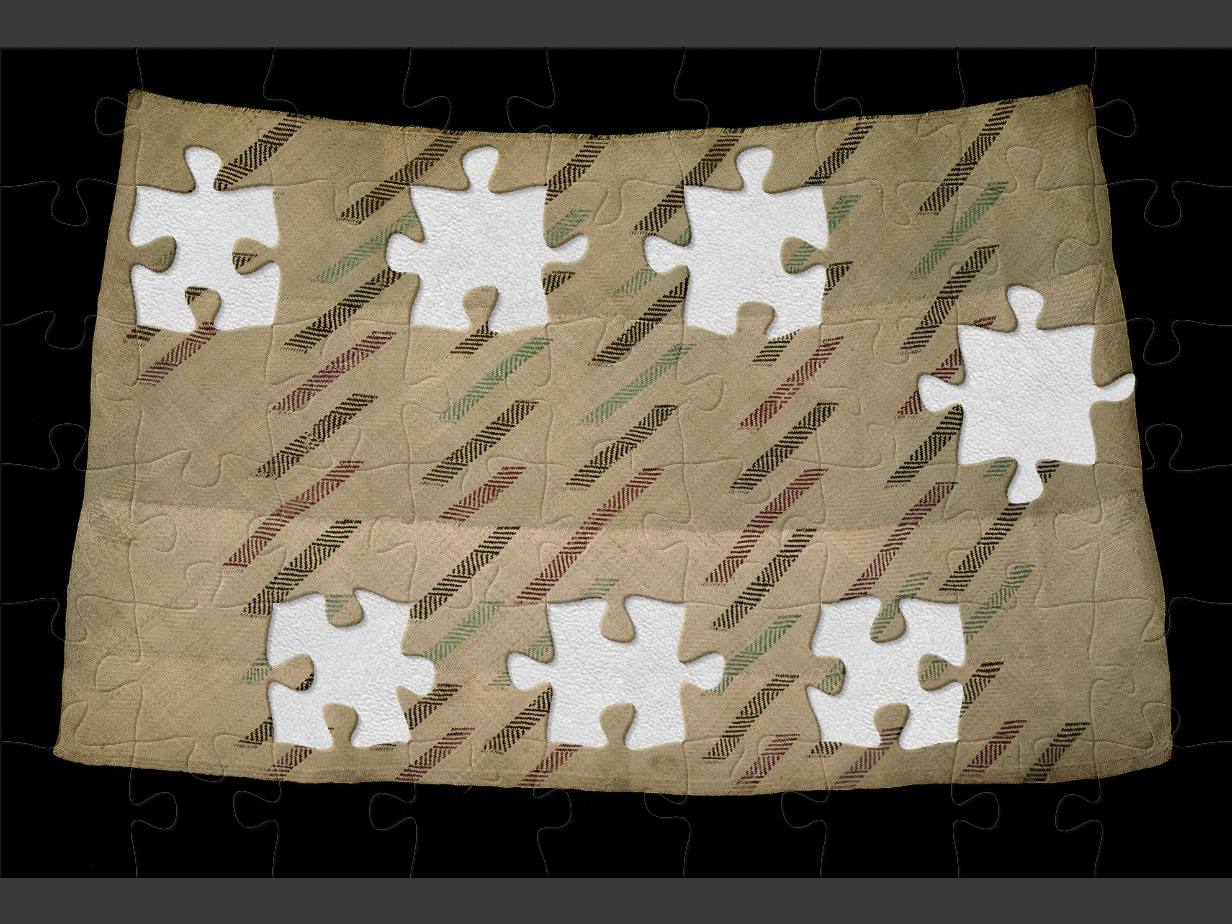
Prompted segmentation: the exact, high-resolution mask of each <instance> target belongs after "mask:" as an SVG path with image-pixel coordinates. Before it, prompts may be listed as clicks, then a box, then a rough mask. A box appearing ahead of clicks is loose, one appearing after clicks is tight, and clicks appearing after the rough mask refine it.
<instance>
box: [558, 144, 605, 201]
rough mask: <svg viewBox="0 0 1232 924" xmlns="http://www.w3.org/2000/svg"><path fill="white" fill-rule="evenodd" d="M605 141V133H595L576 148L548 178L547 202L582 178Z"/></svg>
mask: <svg viewBox="0 0 1232 924" xmlns="http://www.w3.org/2000/svg"><path fill="white" fill-rule="evenodd" d="M607 141H608V139H607V136H606V135H596V136H595V137H593V138H590V139H588V140H587V141H586V143H585V144H583V145H582V147H581V148H579V149H578V152H577V153H576V154H574V155H573V156H572V157H571V158H569V160H568V162H567V163H566V164H565V165H564V166H563V167H561V168H560V169H559V170H557V171H556V173H554V174H553V175H552V177H551V178H550V179H549V180H548V194H547V202H551V201H552V200H553V199H555V198H556V197H557V196H559V195H560V194H561V193H563V192H564V191H565V190H566V189H568V188H569V187H570V186H572V185H573V184H574V183H576V182H577V181H578V180H580V179H581V178H582V175H583V174H584V173H585V172H586V171H587V170H589V169H590V168H591V166H592V165H593V164H594V162H595V158H597V157H598V156H599V154H600V153H601V152H602V151H603V148H604V146H605V145H606V144H607Z"/></svg>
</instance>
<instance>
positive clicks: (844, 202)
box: [826, 193, 861, 234]
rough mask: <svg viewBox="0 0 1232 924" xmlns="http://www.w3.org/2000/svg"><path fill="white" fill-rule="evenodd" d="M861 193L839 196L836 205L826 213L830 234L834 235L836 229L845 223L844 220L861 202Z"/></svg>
mask: <svg viewBox="0 0 1232 924" xmlns="http://www.w3.org/2000/svg"><path fill="white" fill-rule="evenodd" d="M860 196H861V193H852V194H851V195H847V196H839V197H838V199H836V200H835V201H834V205H832V206H830V209H829V211H827V212H826V224H827V225H829V229H830V233H831V234H833V233H834V229H835V228H837V227H838V226H839V225H841V224H842V223H843V219H844V218H846V217H847V216H848V215H850V214H851V210H852V209H854V208H855V207H856V203H858V202H859V201H860Z"/></svg>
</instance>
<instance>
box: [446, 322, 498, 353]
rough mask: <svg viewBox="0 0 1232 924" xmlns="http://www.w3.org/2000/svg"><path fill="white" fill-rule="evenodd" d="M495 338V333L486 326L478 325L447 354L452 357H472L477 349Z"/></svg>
mask: <svg viewBox="0 0 1232 924" xmlns="http://www.w3.org/2000/svg"><path fill="white" fill-rule="evenodd" d="M495 336H496V332H495V331H494V330H492V328H490V327H488V325H487V324H480V325H479V326H478V327H476V328H475V329H474V330H473V331H471V332H470V333H469V334H467V335H466V336H465V337H463V338H462V339H461V340H459V341H458V345H457V346H456V347H454V348H453V349H452V350H450V351H449V352H450V353H451V354H453V355H454V356H474V355H475V354H476V353H477V352H479V348H480V347H481V346H483V345H484V344H485V343H487V342H488V341H489V340H491V339H493V338H494V337H495Z"/></svg>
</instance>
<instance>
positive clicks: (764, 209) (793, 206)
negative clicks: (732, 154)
mask: <svg viewBox="0 0 1232 924" xmlns="http://www.w3.org/2000/svg"><path fill="white" fill-rule="evenodd" d="M772 159H773V155H772V154H771V152H770V150H769V148H750V149H748V150H746V151H743V152H741V154H740V155H739V156H738V157H737V158H736V167H737V169H738V170H739V171H740V176H741V179H742V180H743V181H744V186H743V188H742V189H740V190H724V189H710V188H707V187H705V186H692V185H689V184H687V183H686V184H685V185H684V186H683V187H682V188H683V190H684V208H685V212H686V213H687V214H688V217H689V236H688V239H687V241H686V242H685V243H684V244H683V245H681V244H680V243H679V242H669V241H667V240H665V239H663V238H660V237H655V236H648V237H647V238H646V262H647V263H649V264H650V266H651V268H652V269H654V270H655V272H658V273H666V272H669V271H670V270H672V269H674V268H675V267H676V266H677V265H679V261H680V260H681V259H683V261H684V263H685V265H687V266H688V268H689V288H688V294H687V295H686V296H685V319H686V322H687V323H690V324H694V325H696V326H698V327H704V328H706V329H707V330H713V331H716V332H718V333H720V334H731V333H734V332H735V330H736V309H737V308H739V307H740V305H742V304H743V303H744V302H750V301H756V302H765V303H767V304H769V305H771V306H772V307H773V308H774V320H773V321H772V322H771V323H770V326H769V329H768V330H767V332H766V335H767V336H768V337H770V338H775V337H780V336H783V335H784V334H789V333H791V332H792V331H795V330H798V329H799V328H801V327H809V326H812V325H814V324H818V323H820V320H821V301H822V294H823V292H824V290H825V279H826V277H825V273H824V271H819V270H818V267H817V266H815V265H814V266H810V267H809V268H808V269H806V270H804V271H802V272H792V271H789V270H788V269H787V268H786V266H785V264H784V263H783V260H782V252H783V249H784V244H785V243H786V242H787V240H788V238H791V237H796V238H800V239H802V240H804V241H805V242H806V243H808V244H809V245H811V246H812V247H814V248H816V249H820V248H823V247H825V245H826V239H827V236H828V231H827V225H826V206H825V196H824V194H823V193H822V191H821V188H820V187H819V186H804V187H801V188H800V189H789V190H784V191H782V192H775V193H771V192H767V191H766V189H765V187H764V185H763V184H764V181H765V178H766V174H767V173H768V172H769V170H770V163H771V160H772ZM737 228H738V229H740V233H739V234H734V233H733V230H734V229H737Z"/></svg>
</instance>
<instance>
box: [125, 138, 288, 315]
mask: <svg viewBox="0 0 1232 924" xmlns="http://www.w3.org/2000/svg"><path fill="white" fill-rule="evenodd" d="M184 160H185V161H186V162H187V164H188V169H189V170H190V171H191V172H192V175H193V180H194V182H195V183H196V185H195V187H194V188H193V190H192V192H187V193H177V192H170V191H168V190H166V189H159V188H157V187H155V186H138V187H137V202H136V205H135V206H134V208H133V217H132V221H131V223H130V224H129V228H128V239H129V241H131V242H132V243H133V244H135V245H137V246H141V245H142V244H148V243H150V242H151V241H154V240H157V239H158V238H160V237H167V236H170V237H173V238H175V259H174V260H173V261H172V263H171V266H170V267H169V268H168V269H167V270H165V271H164V272H161V273H157V272H155V271H154V270H151V269H149V268H147V267H144V266H141V265H140V264H137V265H134V266H133V269H132V283H133V297H134V299H136V302H137V323H138V324H144V325H149V326H151V327H162V328H166V329H168V330H192V329H193V328H194V327H196V326H197V322H196V321H195V320H194V319H193V315H192V312H191V311H190V310H189V309H188V305H187V302H186V301H185V295H184V292H185V290H186V289H188V288H189V287H190V286H202V287H204V288H207V289H213V290H214V291H215V292H217V293H218V295H219V298H220V299H221V300H222V306H221V307H220V308H219V309H218V315H217V317H216V318H215V319H214V326H215V327H217V328H219V329H220V330H229V329H232V328H236V327H250V326H257V325H267V324H273V323H274V312H275V310H276V308H277V305H278V285H279V280H280V275H279V270H278V266H277V265H276V264H274V263H267V264H266V265H265V266H263V267H261V268H260V269H258V270H255V271H254V272H251V273H248V274H247V275H244V276H241V275H240V274H239V273H237V272H236V271H235V265H234V263H232V261H231V252H232V250H233V249H234V247H235V242H236V241H238V240H239V239H240V238H245V237H246V238H251V239H252V240H254V241H259V242H260V243H262V244H266V245H269V246H271V247H272V246H274V245H275V244H277V243H278V219H277V216H276V215H275V213H274V188H273V187H272V186H250V187H248V188H246V189H235V190H230V191H228V192H219V191H218V190H216V189H214V177H215V176H217V175H218V170H219V168H220V167H221V166H222V159H221V158H220V157H219V156H218V155H217V154H215V153H214V152H213V151H211V150H210V149H209V148H201V147H191V148H189V149H188V150H187V151H185V152H184Z"/></svg>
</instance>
